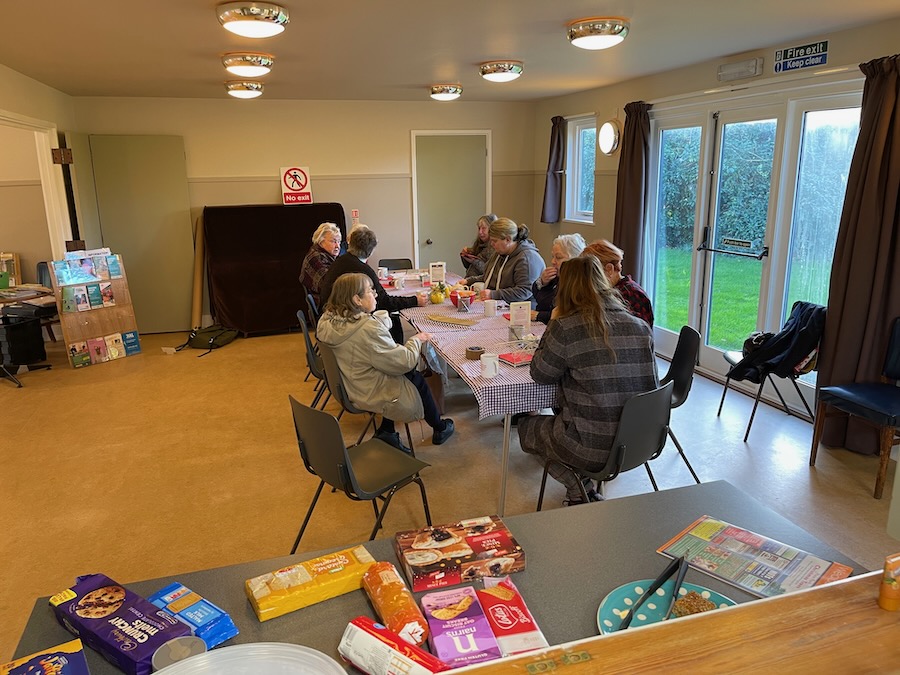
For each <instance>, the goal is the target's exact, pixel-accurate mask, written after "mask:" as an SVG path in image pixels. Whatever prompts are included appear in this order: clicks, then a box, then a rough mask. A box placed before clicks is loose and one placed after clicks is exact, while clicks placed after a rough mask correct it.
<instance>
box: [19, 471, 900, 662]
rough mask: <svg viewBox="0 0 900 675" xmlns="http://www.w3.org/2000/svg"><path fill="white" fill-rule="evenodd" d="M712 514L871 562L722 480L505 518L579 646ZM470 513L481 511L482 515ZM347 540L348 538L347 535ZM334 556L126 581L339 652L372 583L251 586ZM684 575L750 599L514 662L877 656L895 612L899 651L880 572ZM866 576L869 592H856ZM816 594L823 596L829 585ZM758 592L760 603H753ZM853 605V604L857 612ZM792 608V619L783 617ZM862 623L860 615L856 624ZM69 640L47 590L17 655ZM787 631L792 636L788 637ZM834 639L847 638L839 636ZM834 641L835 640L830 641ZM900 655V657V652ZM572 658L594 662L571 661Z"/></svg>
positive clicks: (536, 591)
mask: <svg viewBox="0 0 900 675" xmlns="http://www.w3.org/2000/svg"><path fill="white" fill-rule="evenodd" d="M705 514H708V515H710V516H714V517H716V518H721V519H722V520H726V521H728V522H730V523H732V524H734V525H737V526H740V527H743V528H746V529H749V530H752V531H754V532H756V533H758V534H761V535H764V536H766V537H770V538H772V539H776V540H778V541H781V542H784V543H786V544H789V545H791V546H794V547H797V548H800V549H803V550H805V551H808V552H810V553H813V554H815V555H817V556H820V557H821V558H824V559H826V560H832V561H836V562H840V563H844V564H846V565H849V566H851V567H852V568H853V570H854V573H855V574H860V573H862V572H866V571H867V570H864V569H862V568H861V567H860V566H859V565H858V564H856V563H854V562H853V561H852V560H850V559H848V558H847V557H846V556H844V555H842V554H841V553H840V552H838V551H837V550H835V549H833V548H831V547H830V546H828V545H827V544H825V543H823V542H821V541H819V540H818V539H816V538H815V537H813V536H812V535H811V534H809V533H808V532H806V531H805V530H803V529H802V528H800V527H798V526H797V525H795V524H793V523H791V522H790V521H789V520H787V519H786V518H784V517H782V516H780V515H779V514H777V513H776V512H775V511H773V510H772V509H770V508H768V507H767V506H764V505H763V504H761V503H760V502H758V501H756V500H755V499H753V498H751V497H749V496H748V495H746V494H745V493H743V492H741V491H740V490H738V489H737V488H735V487H734V486H732V485H730V484H728V483H726V482H724V481H716V482H712V483H704V484H702V485H691V486H688V487H684V488H677V489H674V490H664V491H661V492H651V493H648V494H642V495H635V496H633V497H624V498H620V499H610V500H608V501H605V502H597V503H593V504H585V505H582V506H574V507H570V508H565V509H553V510H550V511H544V512H541V513H528V514H523V515H517V516H509V517H507V518H505V519H504V521H505V522H506V524H507V525H508V527H509V529H510V530H511V531H512V533H513V535H514V536H515V538H516V539H517V540H518V542H519V544H520V545H521V546H522V547H523V549H524V550H525V553H526V558H527V567H526V569H525V570H524V571H522V572H518V573H516V574H515V575H513V577H512V578H513V580H514V581H515V583H516V586H517V587H518V588H519V590H520V591H521V592H522V595H523V597H524V598H525V601H526V602H527V604H528V607H529V608H530V609H531V611H532V613H533V614H534V617H535V619H536V620H537V622H538V624H539V625H540V627H541V629H542V631H543V632H544V635H545V636H546V638H547V640H548V642H549V644H551V645H564V644H565V645H571V643H572V642H573V641H579V640H582V641H583V640H585V639H588V638H596V636H597V632H598V631H597V608H598V606H599V604H600V602H601V600H602V599H603V598H604V596H605V595H606V594H607V593H609V592H610V591H611V590H613V589H614V588H616V587H617V586H619V585H621V584H623V583H626V582H629V581H634V580H636V579H652V578H655V577H656V576H657V575H658V574H659V573H660V572H661V571H662V569H663V568H664V567H665V566H666V564H667V563H668V561H669V559H668V558H666V557H664V556H662V555H660V554H658V553H657V552H656V549H657V547H659V546H660V545H662V544H663V543H664V542H666V541H668V540H669V539H670V538H671V537H673V536H674V535H676V534H677V533H678V532H680V531H681V530H683V529H684V528H685V527H686V526H687V525H689V524H690V523H692V522H693V521H694V520H696V519H697V518H699V517H700V516H703V515H705ZM469 515H471V516H472V517H474V516H479V515H484V514H477V513H474V514H469ZM371 517H372V512H371V509H367V508H366V507H365V505H360V506H359V518H361V519H368V518H371ZM434 517H435V521H434V522H435V524H440V523H441V522H442V521H441V520H440V518H441V516H440V513H439V511H438V510H437V509H435V513H434ZM389 521H390V514H388V522H386V523H385V527H386V528H390V527H391V523H390V522H389ZM289 545H290V542H289V541H285V549H287V548H288V547H289ZM365 547H366V548H367V549H368V550H369V552H370V553H371V554H372V555H373V557H374V558H375V559H376V560H387V561H390V562H393V563H394V564H397V558H396V555H395V554H394V550H393V546H392V537H384V538H381V539H378V540H376V541H374V542H367V543H366V544H365ZM337 548H346V545H344V546H341V547H337ZM333 550H337V549H333ZM322 553H325V551H317V552H304V553H300V554H298V555H296V556H284V557H280V558H273V559H270V560H259V561H255V562H250V563H243V564H239V565H231V566H228V567H221V568H218V569H211V570H203V571H200V572H192V573H186V574H178V575H174V576H169V577H164V578H160V579H153V580H148V581H139V582H134V583H131V580H129V579H116V581H119V582H124V583H126V585H127V586H128V587H129V588H130V589H131V590H132V591H134V592H136V593H138V594H140V595H142V596H143V597H147V596H148V595H150V594H152V593H154V592H155V591H158V590H159V589H161V588H162V587H164V586H166V585H168V584H169V583H172V582H175V581H178V582H181V583H183V584H185V585H186V586H187V587H188V588H190V589H192V590H194V591H196V592H197V593H199V594H200V595H201V596H203V597H206V598H209V599H210V600H211V601H212V602H214V603H215V604H217V605H218V606H220V607H221V608H222V609H224V610H225V611H226V612H228V614H229V615H231V617H232V619H233V620H234V622H235V624H236V625H237V627H238V628H239V630H240V635H238V636H237V637H235V638H233V639H232V640H231V641H229V642H228V643H226V644H240V643H248V642H288V643H294V644H302V645H306V646H308V647H312V648H314V649H318V650H320V651H322V652H324V653H326V654H328V655H330V656H332V657H333V658H335V659H337V658H339V657H338V654H337V645H338V642H339V641H340V638H341V635H342V633H343V631H344V628H345V627H346V625H347V623H348V622H349V621H350V620H351V619H352V618H354V617H356V616H359V615H368V616H373V617H374V613H373V610H372V608H371V606H370V605H369V602H368V600H367V598H366V595H365V593H364V592H363V591H362V590H359V591H353V592H351V593H347V594H346V595H342V596H339V597H337V598H334V599H332V600H328V601H325V602H321V603H319V604H316V605H312V606H310V607H307V608H305V609H301V610H298V611H295V612H292V613H290V614H287V615H285V616H282V617H279V618H276V619H272V620H270V621H266V622H264V623H260V622H259V621H258V620H257V618H256V616H255V614H254V613H253V609H252V608H251V607H250V603H249V602H248V601H247V598H246V596H245V595H244V580H246V579H248V578H251V577H255V576H258V575H260V574H264V573H266V572H271V571H273V570H276V569H279V568H281V567H284V566H287V565H290V564H293V563H296V562H298V561H300V560H307V559H310V558H313V557H316V556H318V555H321V554H322ZM105 571H107V570H93V569H90V570H77V571H75V572H77V573H84V574H87V573H93V572H101V573H102V572H105ZM686 580H687V581H689V582H692V583H698V584H702V585H704V586H706V587H708V588H710V589H711V590H714V591H716V592H718V593H721V594H723V595H726V596H728V597H730V598H732V599H733V600H735V601H736V602H737V603H738V607H734V608H730V609H727V610H718V611H716V612H713V613H711V614H709V615H706V616H704V615H699V616H697V617H691V618H686V619H679V620H678V621H671V622H667V623H666V624H665V625H659V626H648V627H645V628H636V629H630V630H628V631H625V632H623V633H622V634H621V635H612V636H608V637H602V638H596V639H595V640H590V641H587V642H583V643H578V644H576V645H575V647H568V646H567V647H566V648H556V649H552V650H551V651H549V652H548V653H547V655H546V656H541V657H534V656H529V657H525V659H522V660H519V661H517V662H516V663H517V664H524V665H523V666H522V667H523V668H527V670H523V671H522V672H529V673H532V672H535V673H537V672H550V671H549V670H548V669H549V668H550V667H551V666H553V665H555V667H556V669H559V668H560V667H561V666H562V665H564V663H566V662H570V663H571V662H573V661H575V660H576V657H574V656H570V657H568V658H566V657H565V655H566V654H567V653H570V652H571V650H572V649H577V652H576V653H577V654H582V653H584V654H587V655H590V658H591V659H593V661H592V662H588V665H587V666H586V669H585V670H582V671H581V672H597V667H598V663H597V659H602V660H603V661H602V664H603V669H604V671H605V670H606V668H607V663H606V662H607V660H609V663H610V664H618V665H616V666H615V668H614V667H613V666H612V665H610V666H609V668H610V670H615V669H616V668H619V669H627V670H635V669H636V668H637V667H638V665H640V664H643V663H646V664H647V668H648V669H657V670H658V669H660V668H661V667H662V666H663V665H671V664H673V663H675V664H677V663H681V661H682V659H689V658H690V659H694V658H698V659H700V661H699V663H700V665H701V666H704V667H703V668H701V669H702V670H720V671H721V670H723V669H724V670H733V668H731V667H730V666H727V667H724V668H722V667H719V668H714V667H710V668H706V667H705V665H710V666H714V665H717V666H722V664H730V658H731V657H730V654H731V653H732V652H734V653H739V654H745V655H746V654H749V655H750V656H752V657H754V658H756V659H757V660H758V661H759V663H762V662H764V661H766V659H768V658H772V659H779V658H785V656H786V655H788V654H789V653H794V652H797V654H798V658H801V657H802V654H803V653H804V650H807V649H808V650H815V649H823V648H824V647H828V648H833V649H836V648H837V646H839V645H840V644H841V643H843V642H844V640H845V638H844V635H848V636H849V637H848V638H846V639H847V640H848V642H849V641H850V640H851V639H856V636H857V635H858V633H860V632H863V631H866V636H867V637H868V638H871V639H872V642H871V643H869V644H870V646H871V647H872V653H867V654H866V656H867V657H869V658H875V652H876V651H877V650H878V649H880V647H878V646H877V643H875V638H874V637H873V635H878V634H879V631H880V630H882V629H881V628H879V627H878V625H876V624H878V622H886V623H889V624H890V625H891V626H892V627H893V631H894V636H895V643H896V645H897V646H896V647H895V646H893V645H892V646H891V648H892V649H900V637H898V636H900V632H897V631H896V628H897V618H898V617H897V615H896V614H888V613H887V612H883V611H882V610H879V609H878V607H877V605H876V604H875V597H876V595H877V583H876V581H875V579H874V578H870V577H861V578H860V579H859V580H858V581H857V580H854V581H852V582H847V583H844V584H837V585H835V586H834V587H832V588H830V589H829V588H823V589H819V590H818V591H813V592H804V593H802V594H794V595H790V596H784V597H781V598H775V599H771V600H765V601H756V602H749V601H751V600H755V598H754V596H751V595H750V594H748V593H746V592H744V591H742V590H740V589H738V588H736V587H735V586H731V585H729V584H726V583H725V582H722V581H719V580H717V579H714V578H712V577H709V576H707V575H705V574H702V573H700V572H698V571H696V570H690V571H689V572H688V576H687V578H686ZM73 582H74V579H73ZM857 587H864V589H863V590H860V591H852V589H856V588H857ZM837 589H845V590H843V591H840V590H837ZM60 590H62V589H60ZM851 591H852V592H854V593H858V595H859V597H858V599H857V600H856V601H854V602H856V603H857V604H858V607H859V613H858V614H857V613H854V610H853V609H852V608H853V607H856V606H857V605H854V604H853V603H851V602H850V601H849V599H848V600H843V599H841V598H840V597H838V599H834V600H828V598H829V597H831V596H829V594H830V593H842V592H851ZM818 593H821V594H822V595H817V594H818ZM819 598H824V600H819ZM810 599H812V600H810ZM748 602H749V604H743V603H748ZM820 602H824V603H825V604H823V605H822V607H823V609H821V610H820V609H817V608H815V607H813V609H809V608H810V607H811V606H812V605H811V604H810V603H816V604H818V603H820ZM829 603H831V604H829ZM844 603H846V604H847V605H848V608H845V609H844V608H842V609H841V610H840V611H837V612H836V611H834V610H833V609H831V607H832V606H833V605H837V606H840V607H843V604H844ZM767 608H773V609H771V610H769V609H767ZM788 610H790V611H788ZM844 612H848V614H846V615H845V614H844ZM786 616H789V617H791V618H789V619H784V617H786ZM845 616H847V617H848V621H849V625H848V622H847V621H845V620H844V617H845ZM744 617H746V618H744ZM854 622H857V623H860V624H862V626H857V625H856V623H854ZM867 626H870V627H871V628H867ZM695 630H696V633H695V632H694V631H695ZM650 631H654V632H650ZM807 633H808V635H807ZM654 636H658V637H654ZM670 636H671V637H670ZM823 636H824V637H823ZM68 639H70V634H69V633H68V632H67V631H66V630H65V629H64V628H62V626H60V625H59V624H58V623H57V622H56V620H55V619H54V617H53V613H52V611H51V609H50V607H49V606H48V603H47V598H40V599H38V600H37V601H36V602H35V605H34V608H33V610H32V613H31V617H30V619H29V621H28V624H27V626H26V628H25V631H24V633H23V635H22V638H21V640H20V642H19V645H18V647H17V649H16V653H15V655H16V656H17V657H19V656H25V655H27V654H31V653H34V652H37V651H39V650H41V649H45V648H48V647H51V646H54V645H57V644H60V643H62V642H65V641H67V640H68ZM656 640H660V641H664V642H665V643H666V644H667V645H668V647H667V648H665V649H663V648H661V647H659V644H657V642H656ZM780 640H789V641H792V643H791V644H788V645H787V646H785V645H784V644H783V643H782V642H779V641H780ZM830 641H833V642H835V643H837V644H836V645H834V644H831V643H830ZM823 642H824V643H827V644H825V645H824V647H823V645H822V643H823ZM809 645H812V646H809ZM885 649H887V647H885ZM848 653H852V652H849V651H848ZM893 653H896V652H893ZM700 655H706V659H702V658H700ZM87 657H88V662H89V665H90V669H91V673H92V675H102V674H103V673H111V674H112V673H118V672H120V671H118V670H116V669H115V668H114V667H113V666H112V665H110V664H108V663H106V662H105V661H104V660H103V659H102V657H100V655H99V654H97V653H96V652H94V651H92V650H90V649H89V650H87ZM748 658H749V657H748ZM539 659H543V660H539ZM707 660H708V663H707ZM896 663H900V660H898V661H896ZM528 664H531V666H530V667H529V666H528ZM507 667H511V666H508V663H507V662H505V661H504V662H497V663H495V665H493V666H492V665H491V664H485V665H484V666H482V668H483V670H482V671H481V672H485V673H491V672H514V671H505V670H503V669H504V668H507ZM572 667H573V668H575V667H578V668H581V667H582V666H580V665H578V664H577V663H573V665H572ZM566 672H567V671H566ZM572 672H576V671H574V670H573V671H572Z"/></svg>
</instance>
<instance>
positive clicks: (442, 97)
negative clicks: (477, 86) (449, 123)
mask: <svg viewBox="0 0 900 675" xmlns="http://www.w3.org/2000/svg"><path fill="white" fill-rule="evenodd" d="M460 94H462V87H461V86H459V85H458V84H436V85H434V86H433V87H432V88H431V98H433V99H434V100H435V101H452V100H454V99H457V98H459V95H460Z"/></svg>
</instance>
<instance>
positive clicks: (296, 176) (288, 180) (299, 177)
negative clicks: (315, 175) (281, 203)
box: [282, 167, 309, 192]
mask: <svg viewBox="0 0 900 675" xmlns="http://www.w3.org/2000/svg"><path fill="white" fill-rule="evenodd" d="M282 180H283V181H284V186H285V187H286V188H287V189H288V190H290V191H291V192H302V191H303V190H305V189H306V186H307V185H308V184H309V176H307V175H306V172H305V171H304V170H303V169H299V168H297V167H291V168H290V169H288V170H287V171H285V172H284V176H282Z"/></svg>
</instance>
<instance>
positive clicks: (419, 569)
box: [394, 516, 525, 591]
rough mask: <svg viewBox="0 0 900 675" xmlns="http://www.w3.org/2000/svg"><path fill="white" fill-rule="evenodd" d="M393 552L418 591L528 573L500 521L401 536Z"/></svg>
mask: <svg viewBox="0 0 900 675" xmlns="http://www.w3.org/2000/svg"><path fill="white" fill-rule="evenodd" d="M394 549H395V550H396V552H397V558H398V560H400V564H401V565H402V567H403V571H404V573H405V574H406V577H407V578H408V579H409V585H410V586H411V587H412V590H413V591H428V590H433V589H436V588H444V587H447V586H455V585H457V584H461V583H466V582H470V581H475V580H476V579H480V578H482V577H501V576H506V575H507V574H511V573H512V572H519V571H520V570H523V569H525V551H523V550H522V547H521V546H519V544H518V542H517V541H516V540H515V537H513V536H512V533H511V532H510V531H509V529H507V527H506V525H504V524H503V521H502V520H500V518H498V517H497V516H483V517H480V518H470V519H469V520H461V521H459V522H458V523H451V524H448V525H435V526H431V527H425V528H422V529H420V530H407V531H405V532H398V533H397V535H396V537H395V539H394Z"/></svg>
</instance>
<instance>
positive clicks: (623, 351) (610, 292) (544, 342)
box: [519, 256, 658, 505]
mask: <svg viewBox="0 0 900 675" xmlns="http://www.w3.org/2000/svg"><path fill="white" fill-rule="evenodd" d="M531 376H532V377H533V378H534V380H535V381H536V382H540V383H543V384H554V383H557V384H559V388H560V392H559V397H560V402H559V408H560V412H559V414H558V415H536V416H526V417H523V418H521V419H520V420H519V442H520V443H521V445H522V449H523V450H524V451H525V452H527V453H530V454H533V455H537V456H538V457H540V458H541V460H542V461H543V460H545V459H547V458H549V459H558V460H560V461H562V462H565V463H566V464H569V465H572V466H575V467H577V468H583V469H585V470H587V471H596V470H599V469H601V468H602V467H603V465H604V464H605V463H606V459H607V457H608V456H609V453H610V450H611V448H612V443H613V440H614V439H615V436H616V430H617V429H618V426H619V417H620V416H621V414H622V408H623V407H624V406H625V402H626V401H627V400H628V399H629V398H631V397H632V396H634V395H635V394H640V393H642V392H645V391H650V390H651V389H655V388H656V387H657V386H658V377H657V373H656V359H655V357H654V354H653V332H652V329H651V328H650V327H649V326H648V325H647V324H646V322H644V321H642V320H640V319H638V318H636V317H634V316H632V315H631V314H629V313H628V311H627V310H626V309H625V306H624V304H623V303H622V301H621V299H620V298H619V295H618V293H617V292H616V291H615V290H614V289H613V288H612V287H611V286H610V283H609V280H608V279H607V278H606V275H605V274H604V273H603V268H602V267H601V266H600V262H599V261H598V260H597V259H596V258H595V257H594V256H586V257H583V258H573V259H571V260H568V261H566V262H564V263H563V264H562V265H561V266H560V271H559V291H558V292H557V296H556V307H555V308H554V310H553V313H552V315H551V319H550V324H549V325H548V326H547V330H546V332H545V333H544V336H543V338H542V339H541V343H540V345H539V346H538V349H537V351H536V352H535V355H534V358H533V359H532V361H531ZM550 475H551V476H553V477H554V478H555V479H556V480H558V481H559V482H561V483H563V484H564V485H565V486H566V501H565V502H564V503H565V504H567V505H569V504H578V503H581V492H580V490H579V487H578V481H579V478H581V477H578V478H576V476H574V475H573V474H572V472H571V471H568V470H567V469H564V468H563V467H562V466H561V465H560V464H558V463H556V462H552V463H551V465H550ZM582 480H583V481H584V482H585V487H586V488H587V492H588V496H589V497H590V498H591V499H592V500H594V499H596V500H599V499H600V497H599V494H597V492H596V489H595V486H594V485H593V483H592V482H591V481H590V480H589V479H587V478H583V479H582Z"/></svg>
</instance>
